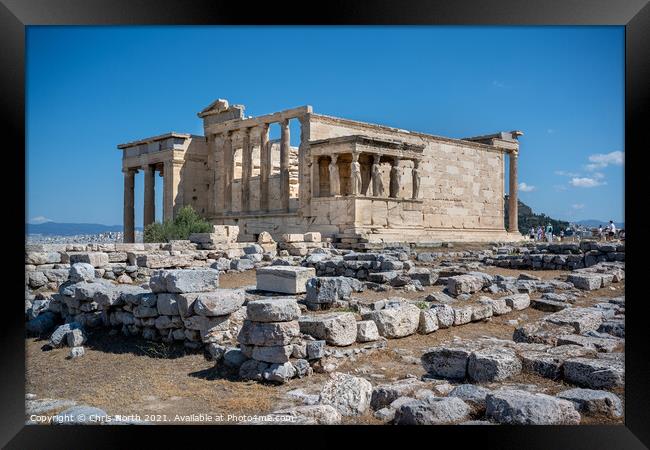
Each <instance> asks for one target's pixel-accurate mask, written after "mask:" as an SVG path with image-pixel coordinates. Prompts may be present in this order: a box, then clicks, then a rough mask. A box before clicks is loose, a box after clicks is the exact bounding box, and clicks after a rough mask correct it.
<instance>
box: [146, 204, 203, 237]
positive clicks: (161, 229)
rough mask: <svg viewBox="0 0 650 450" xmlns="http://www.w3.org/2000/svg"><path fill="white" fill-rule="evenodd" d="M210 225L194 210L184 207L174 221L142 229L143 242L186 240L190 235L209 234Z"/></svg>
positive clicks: (156, 223) (150, 225)
mask: <svg viewBox="0 0 650 450" xmlns="http://www.w3.org/2000/svg"><path fill="white" fill-rule="evenodd" d="M212 229H213V228H212V224H211V223H210V222H208V221H207V220H205V219H203V218H202V217H201V216H200V215H199V214H198V213H197V212H196V211H194V208H192V207H191V206H189V205H188V206H184V207H183V208H181V210H180V211H178V214H176V217H174V220H167V221H165V222H163V223H160V222H154V223H152V224H149V225H147V226H146V227H145V229H144V241H145V242H169V241H171V240H177V239H188V238H189V236H190V234H192V233H210V232H211V231H212Z"/></svg>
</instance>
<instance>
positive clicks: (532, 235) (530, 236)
mask: <svg viewBox="0 0 650 450" xmlns="http://www.w3.org/2000/svg"><path fill="white" fill-rule="evenodd" d="M528 237H529V238H530V240H531V241H534V240H535V227H530V231H529V232H528Z"/></svg>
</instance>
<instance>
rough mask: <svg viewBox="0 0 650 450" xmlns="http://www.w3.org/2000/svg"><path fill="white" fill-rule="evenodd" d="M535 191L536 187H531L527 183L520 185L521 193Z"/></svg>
mask: <svg viewBox="0 0 650 450" xmlns="http://www.w3.org/2000/svg"><path fill="white" fill-rule="evenodd" d="M535 189H536V187H535V186H531V185H529V184H526V183H519V190H520V191H521V192H532V191H534V190H535Z"/></svg>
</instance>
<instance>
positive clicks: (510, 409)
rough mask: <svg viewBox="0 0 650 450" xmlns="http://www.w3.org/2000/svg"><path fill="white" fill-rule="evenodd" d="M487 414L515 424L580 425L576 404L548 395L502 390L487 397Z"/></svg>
mask: <svg viewBox="0 0 650 450" xmlns="http://www.w3.org/2000/svg"><path fill="white" fill-rule="evenodd" d="M486 416H487V417H488V418H489V419H491V420H494V421H495V422H498V423H503V424H513V425H514V424H516V425H577V424H579V423H580V413H578V411H576V409H575V407H574V405H573V403H571V402H570V401H568V400H563V399H558V398H555V397H551V396H550V395H546V394H533V393H530V392H527V391H522V390H514V389H499V390H497V391H493V392H491V393H489V394H488V395H487V397H486Z"/></svg>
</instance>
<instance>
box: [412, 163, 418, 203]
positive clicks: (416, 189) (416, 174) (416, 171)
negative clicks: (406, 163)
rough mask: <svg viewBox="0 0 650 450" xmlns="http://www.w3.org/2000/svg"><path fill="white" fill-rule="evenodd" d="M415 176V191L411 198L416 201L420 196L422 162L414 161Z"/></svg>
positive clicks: (413, 170)
mask: <svg viewBox="0 0 650 450" xmlns="http://www.w3.org/2000/svg"><path fill="white" fill-rule="evenodd" d="M411 174H412V176H413V191H412V193H411V198H413V199H416V198H418V197H419V196H420V160H419V159H414V160H413V169H412V170H411Z"/></svg>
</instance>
